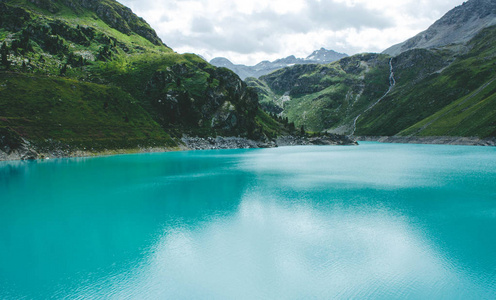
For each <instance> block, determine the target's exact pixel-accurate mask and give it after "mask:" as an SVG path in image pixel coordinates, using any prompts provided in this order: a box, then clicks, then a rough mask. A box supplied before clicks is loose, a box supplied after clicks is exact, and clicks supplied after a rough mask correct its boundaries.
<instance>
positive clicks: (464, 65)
mask: <svg viewBox="0 0 496 300" xmlns="http://www.w3.org/2000/svg"><path fill="white" fill-rule="evenodd" d="M460 49H461V50H460ZM495 51H496V27H494V26H493V27H490V28H487V29H485V30H483V31H481V32H480V33H479V34H478V35H477V36H476V37H475V38H474V39H472V41H470V42H469V43H468V44H467V45H466V47H461V48H460V47H459V48H456V47H449V46H448V47H446V48H445V49H433V50H425V49H414V50H410V51H407V52H404V53H402V54H400V55H399V56H396V57H394V58H392V60H391V58H390V57H388V56H386V55H378V54H365V55H355V56H352V57H348V58H345V59H342V60H340V61H338V62H335V63H332V64H329V65H313V66H305V67H302V66H294V67H290V68H285V69H282V70H278V71H276V72H274V73H272V74H269V75H266V76H262V77H261V78H260V79H259V80H257V81H256V80H254V79H250V80H249V81H248V82H249V84H250V85H252V86H254V87H255V88H257V91H258V93H259V95H260V97H261V99H264V100H263V101H267V102H271V103H270V104H265V105H264V108H265V109H266V110H267V111H269V112H275V113H277V114H279V115H281V116H283V117H287V118H288V119H289V121H290V122H294V123H295V124H296V126H301V125H304V126H305V128H308V129H309V130H314V131H321V130H328V131H331V132H337V133H346V134H350V133H351V132H352V131H353V123H354V120H355V118H357V116H359V115H360V117H359V118H358V120H357V123H356V126H357V127H356V131H355V134H356V135H365V136H366V135H370V136H378V135H385V136H392V135H420V136H477V137H481V138H487V137H495V136H496V128H495V126H496V123H495V120H496V109H495V106H496V104H495V92H496V90H495V83H494V80H495V79H496V69H495V68H494V66H495V65H496V52H495ZM390 60H391V63H392V65H393V71H394V79H395V83H396V84H395V86H394V87H393V89H392V90H391V91H390V92H389V93H388V94H387V96H386V97H384V98H381V97H382V96H383V95H385V94H386V92H387V91H388V88H389V83H390V82H389V75H390V68H389V62H390ZM284 95H285V97H283V96H284ZM379 99H382V100H381V101H380V102H378V103H377V104H376V105H374V104H375V103H376V102H377V101H378V100H379ZM273 107H276V108H278V109H279V110H274V109H273ZM369 108H370V109H369Z"/></svg>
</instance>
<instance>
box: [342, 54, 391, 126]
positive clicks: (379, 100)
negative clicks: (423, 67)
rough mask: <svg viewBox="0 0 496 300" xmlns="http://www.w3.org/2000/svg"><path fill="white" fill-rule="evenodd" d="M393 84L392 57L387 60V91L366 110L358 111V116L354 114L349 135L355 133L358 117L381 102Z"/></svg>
mask: <svg viewBox="0 0 496 300" xmlns="http://www.w3.org/2000/svg"><path fill="white" fill-rule="evenodd" d="M395 85H396V80H395V79H394V72H393V59H392V58H391V59H390V60H389V89H388V90H387V92H386V93H385V94H384V95H383V96H382V97H381V98H379V99H378V100H377V101H376V102H374V103H373V104H372V105H370V106H369V107H368V108H367V109H366V110H364V111H363V112H362V113H360V114H359V115H358V116H356V118H355V120H354V121H353V131H352V132H351V134H350V135H354V134H355V131H356V123H357V121H358V118H360V117H361V116H362V115H363V114H364V113H366V112H368V111H369V110H371V109H372V108H373V107H374V106H376V105H377V104H379V102H381V101H382V99H384V98H386V96H387V95H388V94H389V92H391V90H392V89H393V87H394V86H395Z"/></svg>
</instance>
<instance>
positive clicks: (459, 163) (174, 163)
mask: <svg viewBox="0 0 496 300" xmlns="http://www.w3.org/2000/svg"><path fill="white" fill-rule="evenodd" d="M494 154H495V149H490V148H467V147H465V148H463V147H442V146H417V145H413V146H412V145H380V144H364V145H362V146H360V147H301V148H298V147H293V148H280V149H267V150H236V151H205V152H202V151H199V152H184V153H166V154H150V155H136V156H118V157H106V158H93V159H86V160H78V161H74V162H71V160H61V161H52V162H44V163H40V164H36V163H35V164H29V165H26V166H28V167H25V166H20V165H19V166H15V168H14V169H2V166H0V174H6V175H5V176H4V177H3V178H2V180H1V181H0V191H1V192H2V193H3V194H2V196H3V198H2V199H0V200H1V201H0V260H1V261H0V298H6V299H16V298H22V297H23V296H28V297H31V298H36V297H39V298H49V297H51V296H53V297H55V298H67V297H68V298H76V299H78V298H80V299H88V298H90V299H91V298H114V299H123V298H132V299H135V298H137V299H141V298H145V299H157V298H165V299H192V298H193V299H195V298H198V299H212V298H214V299H281V298H283V299H302V298H303V299H307V298H317V299H329V298H378V299H397V298H413V299H426V298H428V299H436V298H442V299H445V298H449V299H451V298H482V299H484V298H488V299H489V298H491V297H492V296H494V294H495V293H496V280H495V279H496V258H495V256H494V249H495V247H496V238H495V236H494V232H495V231H496V214H495V211H496V205H495V202H494V200H495V199H496V198H495V196H496V194H495V190H496V186H495V182H496V155H494ZM1 172H3V173H1ZM5 257H9V259H5Z"/></svg>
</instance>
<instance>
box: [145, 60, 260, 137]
mask: <svg viewBox="0 0 496 300" xmlns="http://www.w3.org/2000/svg"><path fill="white" fill-rule="evenodd" d="M198 68H199V69H196V70H195V69H192V68H190V67H187V66H186V65H184V64H176V65H173V66H172V67H169V68H167V69H166V70H164V71H157V72H156V73H155V74H154V75H153V77H152V78H151V79H150V80H149V81H148V83H147V84H146V87H145V93H144V95H145V97H146V101H147V102H148V105H149V106H151V107H152V109H151V111H154V112H155V114H156V118H155V119H157V120H158V121H159V123H160V124H161V125H162V126H164V127H171V126H176V127H177V126H181V127H186V128H194V127H200V128H212V129H214V130H219V131H220V132H222V133H223V134H226V135H231V134H233V135H242V136H250V137H252V138H253V136H252V134H253V131H254V129H255V120H254V119H255V115H256V113H257V111H258V107H259V104H258V96H257V94H256V92H255V91H254V90H252V89H248V88H247V87H246V84H245V83H244V82H243V81H242V80H241V79H240V78H239V77H238V76H237V75H236V74H234V73H233V72H232V71H230V70H227V69H223V68H212V67H209V66H208V65H207V64H206V63H203V64H199V65H198ZM200 70H201V71H202V73H200V72H199V71H200ZM199 74H202V75H203V76H204V77H199V78H195V76H196V77H198V76H199ZM214 79H215V82H214ZM202 80H203V84H202V83H201V82H202ZM189 81H191V82H193V81H194V82H196V84H199V85H202V86H203V87H202V90H201V93H200V92H199V93H195V88H194V87H192V86H191V85H190V82H189Z"/></svg>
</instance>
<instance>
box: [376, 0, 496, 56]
mask: <svg viewBox="0 0 496 300" xmlns="http://www.w3.org/2000/svg"><path fill="white" fill-rule="evenodd" d="M493 25H496V1H494V0H470V1H467V2H465V3H463V4H462V5H460V6H457V7H455V8H454V9H452V10H450V11H449V12H448V13H446V14H445V15H444V16H443V17H442V18H441V19H439V20H438V21H436V22H435V23H434V24H432V25H431V26H430V27H429V28H428V29H427V30H425V31H423V32H421V33H419V34H417V35H416V36H414V37H412V38H410V39H408V40H406V41H405V42H403V43H400V44H397V45H394V46H392V47H390V48H388V49H386V50H384V52H383V53H384V54H389V55H392V56H396V55H398V54H400V53H402V52H405V51H407V50H410V49H415V48H423V49H432V48H439V47H445V46H452V47H454V46H464V45H465V44H466V43H467V42H468V41H470V40H471V39H472V38H474V37H475V35H476V34H477V33H479V32H480V31H481V30H482V29H484V28H487V27H490V26H493ZM458 51H460V49H458Z"/></svg>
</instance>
